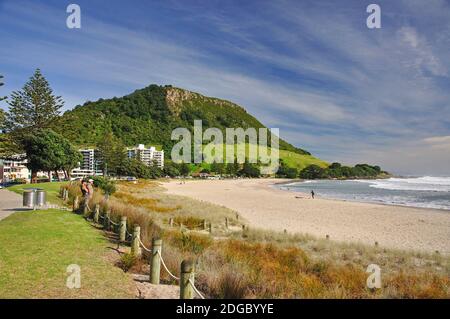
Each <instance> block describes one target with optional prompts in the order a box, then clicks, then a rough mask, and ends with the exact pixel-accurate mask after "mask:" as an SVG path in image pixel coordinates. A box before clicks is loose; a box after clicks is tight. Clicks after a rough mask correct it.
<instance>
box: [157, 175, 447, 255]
mask: <svg viewBox="0 0 450 319" xmlns="http://www.w3.org/2000/svg"><path fill="white" fill-rule="evenodd" d="M280 181H281V180H275V179H246V180H198V181H187V182H186V183H185V184H182V185H180V182H179V181H171V182H167V183H164V184H163V186H164V187H165V188H166V189H167V190H168V193H169V194H175V195H184V196H189V197H191V198H194V199H198V200H204V201H208V202H211V203H214V204H218V205H223V206H226V207H228V208H231V209H233V210H235V211H237V212H239V214H240V215H241V216H243V217H244V218H245V219H247V220H248V222H249V224H250V227H256V228H262V229H270V230H276V231H283V230H284V229H286V230H287V231H288V232H291V233H308V234H311V235H314V236H317V237H320V238H325V236H326V235H327V234H328V235H329V236H330V238H331V239H333V240H338V241H346V242H349V241H350V242H362V243H366V244H370V245H373V244H374V242H375V241H377V242H378V243H379V245H380V246H381V247H389V248H399V249H413V250H422V251H428V252H434V251H435V250H439V251H440V252H441V253H443V254H449V253H450V212H449V211H439V210H431V209H418V208H408V207H399V206H388V205H378V204H369V203H356V202H346V201H339V200H328V199H320V198H316V199H314V200H312V199H310V198H309V196H306V195H302V194H300V193H298V192H290V191H282V190H278V189H275V188H273V187H271V185H273V184H275V183H277V182H280ZM284 181H285V180H284ZM298 196H302V197H303V198H296V197H298Z"/></svg>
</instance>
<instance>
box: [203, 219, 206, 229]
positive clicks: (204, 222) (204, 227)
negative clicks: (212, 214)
mask: <svg viewBox="0 0 450 319" xmlns="http://www.w3.org/2000/svg"><path fill="white" fill-rule="evenodd" d="M203 230H206V219H204V220H203Z"/></svg>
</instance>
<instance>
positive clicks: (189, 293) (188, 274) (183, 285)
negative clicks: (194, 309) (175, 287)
mask: <svg viewBox="0 0 450 319" xmlns="http://www.w3.org/2000/svg"><path fill="white" fill-rule="evenodd" d="M194 266H195V265H194V262H193V261H192V260H183V261H182V262H181V275H180V299H193V298H194V289H193V287H192V286H191V284H190V283H189V280H191V281H192V283H194V277H195V272H194V271H195V267H194Z"/></svg>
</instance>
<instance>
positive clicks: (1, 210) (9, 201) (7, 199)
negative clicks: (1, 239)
mask: <svg viewBox="0 0 450 319" xmlns="http://www.w3.org/2000/svg"><path fill="white" fill-rule="evenodd" d="M21 210H23V209H22V196H20V195H19V194H16V193H13V192H10V191H8V190H6V189H0V220H2V219H3V218H6V217H8V216H9V215H11V214H14V213H15V212H18V211H21Z"/></svg>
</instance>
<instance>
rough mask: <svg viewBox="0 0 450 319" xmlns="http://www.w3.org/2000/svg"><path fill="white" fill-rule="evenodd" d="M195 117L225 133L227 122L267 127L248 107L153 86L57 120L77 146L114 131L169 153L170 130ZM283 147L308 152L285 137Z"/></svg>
mask: <svg viewBox="0 0 450 319" xmlns="http://www.w3.org/2000/svg"><path fill="white" fill-rule="evenodd" d="M196 119H200V120H202V121H203V129H206V128H208V127H217V128H219V129H221V130H222V131H223V132H225V128H227V127H230V128H237V127H242V128H244V129H247V128H249V127H253V128H262V127H264V125H263V124H262V123H261V122H259V121H258V120H257V119H256V118H255V117H253V116H252V115H250V114H248V113H247V111H246V110H245V109H244V108H242V107H241V106H239V105H237V104H234V103H231V102H229V101H225V100H221V99H217V98H211V97H205V96H203V95H201V94H198V93H194V92H189V91H186V90H182V89H178V88H173V87H171V86H157V85H150V86H148V87H146V88H144V89H141V90H136V91H135V92H133V93H131V94H129V95H127V96H124V97H120V98H116V97H115V98H112V99H107V100H104V99H100V100H98V101H96V102H87V103H85V104H84V105H82V106H77V107H75V108H74V109H73V110H71V111H67V112H66V113H65V114H64V115H63V116H62V117H61V118H60V119H59V120H58V122H57V123H56V124H55V125H54V130H55V131H57V132H58V133H61V134H62V135H64V136H65V137H67V138H68V139H69V140H71V141H72V142H73V143H74V144H77V145H95V144H96V143H97V142H98V141H99V140H100V139H101V138H102V137H103V136H104V134H105V133H106V132H108V131H112V132H113V133H114V135H115V136H117V137H118V138H120V139H121V140H122V141H123V142H124V143H125V144H126V145H130V146H131V145H136V144H138V143H144V144H157V145H162V147H163V149H164V150H165V151H166V152H169V151H170V150H171V148H172V146H173V144H174V143H175V142H174V141H171V139H170V136H171V132H172V130H173V129H174V128H177V127H185V128H188V129H190V130H191V131H192V128H193V124H194V120H196ZM280 149H282V150H288V151H291V152H294V153H298V154H304V155H308V154H309V153H308V152H307V151H305V150H302V149H299V148H296V147H294V146H293V145H291V144H289V143H287V142H286V141H284V140H282V139H280Z"/></svg>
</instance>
